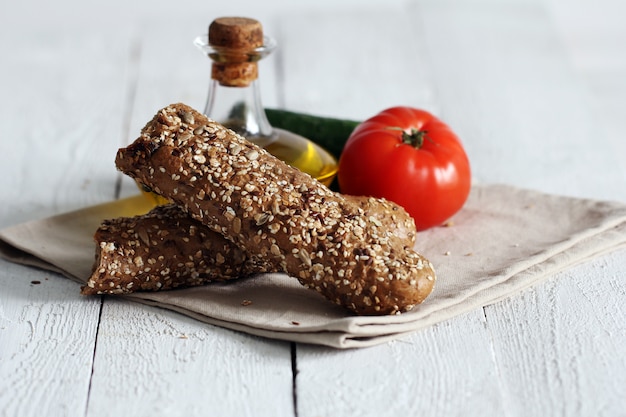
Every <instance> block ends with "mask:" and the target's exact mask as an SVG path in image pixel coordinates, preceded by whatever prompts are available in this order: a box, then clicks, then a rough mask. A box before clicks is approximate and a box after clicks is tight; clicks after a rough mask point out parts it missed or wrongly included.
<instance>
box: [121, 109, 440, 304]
mask: <svg viewBox="0 0 626 417" xmlns="http://www.w3.org/2000/svg"><path fill="white" fill-rule="evenodd" d="M116 165H117V167H118V169H120V170H121V171H123V172H124V173H126V174H128V175H129V176H131V177H133V178H135V180H136V181H138V182H139V183H141V184H143V185H144V186H146V187H148V188H151V189H153V190H154V191H155V192H156V193H158V194H161V195H163V196H165V197H167V198H168V199H170V200H171V201H173V202H174V203H176V204H177V205H179V206H180V207H182V208H183V209H184V210H185V211H186V212H187V213H189V215H190V216H192V217H193V218H195V219H196V220H198V221H199V222H201V223H203V224H204V225H206V226H207V227H209V228H210V229H211V230H213V231H215V232H217V233H219V234H221V235H222V236H224V237H225V238H226V239H228V240H230V241H231V242H233V243H234V244H235V245H237V246H238V247H239V248H241V249H242V250H244V251H246V252H247V253H248V254H249V256H250V258H251V260H252V261H253V262H255V263H260V264H263V263H269V264H270V265H272V267H273V268H274V269H276V270H277V271H281V272H285V273H287V274H289V275H290V276H293V277H296V278H297V279H298V280H299V281H300V283H301V284H303V285H304V286H306V287H308V288H311V289H314V290H316V291H318V292H319V293H321V294H322V295H323V296H324V297H326V298H327V299H329V300H331V301H333V302H335V303H337V304H339V305H342V306H344V307H346V308H348V309H349V310H351V311H353V312H355V313H357V314H368V315H369V314H372V315H380V314H396V313H400V312H405V311H408V310H410V309H412V308H413V307H414V306H415V305H417V304H419V303H421V302H422V301H423V300H424V299H425V298H426V297H427V296H428V295H429V294H430V292H431V291H432V288H433V285H434V282H435V272H434V268H433V266H432V265H431V263H430V262H429V261H428V260H427V259H426V258H424V257H423V256H422V255H420V254H418V253H417V252H415V251H414V250H413V249H412V248H411V247H410V246H407V245H406V240H403V239H398V238H397V236H396V235H395V233H396V230H394V229H388V228H386V227H384V225H383V223H382V222H381V221H380V220H379V218H378V217H377V216H375V215H373V214H372V213H369V215H366V211H365V210H364V209H363V208H362V207H361V206H360V205H359V204H357V203H355V202H354V201H351V200H349V199H346V198H345V197H344V196H342V195H341V194H338V193H335V192H332V191H330V190H329V189H328V188H327V187H325V186H324V185H322V184H320V183H319V182H317V181H315V180H314V179H312V178H311V177H310V176H308V175H307V174H304V173H302V172H301V171H299V170H297V169H295V168H292V167H290V166H288V165H286V164H285V163H283V162H282V161H280V160H278V159H277V158H275V157H273V156H272V155H270V154H269V153H267V152H266V151H265V150H263V149H261V148H259V147H258V146H256V145H254V144H252V143H250V142H248V141H246V140H245V139H244V138H242V137H240V136H239V135H237V134H235V133H234V132H232V131H230V130H228V129H226V128H224V127H223V126H221V125H219V124H218V123H216V122H213V121H211V120H208V119H207V118H206V117H205V116H204V115H202V114H200V113H199V112H197V111H195V110H193V109H192V108H190V107H188V106H186V105H184V104H173V105H170V106H168V107H166V108H164V109H162V110H160V111H159V112H158V113H157V114H156V115H155V116H154V118H153V119H152V120H151V121H150V122H148V123H147V124H146V126H145V127H144V129H143V130H142V133H141V136H140V137H139V138H138V139H137V140H136V141H135V142H134V143H133V144H131V145H130V146H128V147H126V148H123V149H120V150H119V151H118V153H117V156H116ZM380 204H381V207H382V205H384V204H385V202H384V201H380ZM381 210H383V211H384V212H387V209H382V208H381Z"/></svg>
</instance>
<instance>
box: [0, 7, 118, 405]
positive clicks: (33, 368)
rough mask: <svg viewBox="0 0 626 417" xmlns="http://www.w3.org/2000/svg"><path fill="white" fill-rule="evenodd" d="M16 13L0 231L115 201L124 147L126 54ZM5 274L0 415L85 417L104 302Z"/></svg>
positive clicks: (94, 36)
mask: <svg viewBox="0 0 626 417" xmlns="http://www.w3.org/2000/svg"><path fill="white" fill-rule="evenodd" d="M7 12H8V15H7V14H4V13H3V18H4V19H6V20H8V21H10V22H6V24H3V25H1V28H0V39H1V41H0V42H1V43H2V48H0V49H2V51H3V56H4V60H3V65H2V77H0V91H2V93H3V97H4V98H5V99H4V100H2V101H1V102H0V114H2V121H3V123H2V125H3V127H2V133H1V135H2V140H1V141H0V155H1V156H0V158H2V163H1V164H0V183H1V185H2V187H1V188H2V192H3V197H2V204H1V205H0V226H8V225H11V224H16V223H19V222H22V221H27V220H31V219H34V218H38V217H43V216H48V215H51V214H55V213H59V212H62V211H66V210H71V209H74V208H78V207H82V206H85V205H89V204H93V203H97V202H101V201H104V200H109V199H111V198H113V196H114V187H115V173H114V172H113V173H111V171H110V170H109V169H110V168H109V165H108V164H105V163H104V162H103V160H102V155H106V154H110V152H111V150H112V149H114V147H115V146H117V141H118V140H119V139H118V138H119V133H120V130H119V129H120V127H121V124H120V121H121V118H120V117H119V116H120V113H119V112H117V111H116V110H117V107H118V103H119V101H120V98H121V97H122V96H123V86H124V76H125V74H124V68H123V67H120V66H119V63H120V62H124V61H125V58H126V50H125V48H124V44H123V43H122V44H118V45H116V46H117V47H115V48H114V47H112V46H111V44H109V43H108V42H107V41H108V40H110V39H111V38H115V36H114V35H112V36H111V37H109V38H108V39H107V38H105V35H103V34H100V33H89V32H86V33H85V32H77V31H76V30H74V28H73V27H72V26H71V25H68V26H67V27H65V28H64V30H63V31H58V30H56V26H54V25H56V22H54V23H51V22H49V23H47V24H46V23H44V22H40V25H34V24H33V25H31V24H29V22H28V21H22V20H20V19H18V16H17V15H13V14H12V10H8V11H7ZM51 28H55V30H51ZM118 33H119V35H120V36H121V37H122V38H123V35H122V33H121V32H118ZM113 43H115V42H113ZM4 51H6V53H5V52H4ZM96 63H97V64H99V65H95V64H96ZM94 84H97V85H98V86H99V88H97V89H94V88H93V87H94ZM111 174H112V175H111ZM0 271H2V272H1V273H0V288H2V290H1V291H0V375H2V378H0V380H1V382H0V410H2V411H0V414H2V415H7V416H9V415H20V416H29V415H41V413H42V410H45V412H46V413H48V414H50V415H58V416H82V415H84V411H85V407H86V405H87V395H88V389H89V381H90V378H91V365H92V359H93V351H94V347H95V337H96V332H97V325H98V316H99V312H100V304H101V303H100V299H99V298H97V297H96V298H90V299H87V298H84V297H82V296H80V294H79V288H78V285H77V284H76V283H74V282H72V281H69V280H67V279H66V278H63V277H61V276H59V275H57V274H52V273H46V272H42V271H40V270H36V269H32V268H27V267H23V266H18V265H13V264H10V263H8V262H6V261H3V260H0ZM32 282H40V284H34V283H32Z"/></svg>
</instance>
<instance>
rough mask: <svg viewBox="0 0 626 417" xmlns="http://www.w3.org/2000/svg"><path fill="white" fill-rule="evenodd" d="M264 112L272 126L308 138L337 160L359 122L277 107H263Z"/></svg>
mask: <svg viewBox="0 0 626 417" xmlns="http://www.w3.org/2000/svg"><path fill="white" fill-rule="evenodd" d="M265 114H267V119H268V120H269V122H270V124H271V125H272V126H274V127H277V128H279V129H284V130H288V131H290V132H293V133H296V134H298V135H300V136H304V137H305V138H307V139H310V140H311V141H313V142H315V143H317V144H318V145H320V146H321V147H322V148H324V149H326V150H327V151H328V152H330V153H331V154H332V155H333V156H334V157H335V158H337V160H339V156H340V155H341V151H342V150H343V146H344V145H345V144H346V141H347V140H348V137H349V136H350V134H351V133H352V131H353V130H354V128H355V127H357V125H358V124H359V123H360V122H356V121H354V120H344V119H336V118H332V117H321V116H314V115H312V114H305V113H297V112H293V111H288V110H279V109H265Z"/></svg>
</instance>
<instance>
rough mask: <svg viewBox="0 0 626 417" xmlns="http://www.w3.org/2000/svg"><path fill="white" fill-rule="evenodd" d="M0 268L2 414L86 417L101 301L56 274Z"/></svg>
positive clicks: (6, 265)
mask: <svg viewBox="0 0 626 417" xmlns="http://www.w3.org/2000/svg"><path fill="white" fill-rule="evenodd" d="M0 270H1V271H2V273H1V274H0V288H2V291H1V292H0V375H2V378H0V410H1V411H0V414H1V415H3V416H36V415H41V412H42V410H46V413H47V414H48V415H55V416H82V415H84V410H85V407H86V404H87V393H88V388H89V380H90V377H91V363H92V359H93V349H94V345H95V335H96V324H97V320H98V313H99V311H100V299H99V298H92V299H85V298H84V297H81V296H80V295H79V294H78V287H77V285H76V284H75V283H74V282H71V281H69V280H67V279H65V278H63V277H60V276H58V275H56V274H51V273H42V272H41V271H38V270H35V269H31V268H26V267H23V266H19V265H14V264H10V263H8V262H5V261H0ZM37 282H38V284H37Z"/></svg>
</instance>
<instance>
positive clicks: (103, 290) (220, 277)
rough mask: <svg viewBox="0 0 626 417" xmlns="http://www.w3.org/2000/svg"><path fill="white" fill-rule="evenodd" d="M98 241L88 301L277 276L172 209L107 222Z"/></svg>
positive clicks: (87, 287)
mask: <svg viewBox="0 0 626 417" xmlns="http://www.w3.org/2000/svg"><path fill="white" fill-rule="evenodd" d="M94 240H95V241H96V260H95V264H94V268H93V272H92V274H91V276H90V277H89V279H88V280H87V284H86V285H85V286H83V287H82V288H81V293H82V294H84V295H92V294H128V293H132V292H136V291H160V290H170V289H174V288H183V287H193V286H198V285H203V284H206V283H208V282H213V281H225V280H230V279H235V278H239V277H243V276H246V275H250V274H252V273H263V272H273V270H272V266H271V265H269V264H258V263H257V264H255V263H253V262H252V261H251V260H250V259H249V258H248V256H247V254H246V253H245V252H244V251H242V250H241V249H239V247H237V246H236V245H235V244H233V243H232V242H230V241H228V240H226V239H225V238H224V237H223V236H222V235H220V234H219V233H216V232H214V231H212V230H210V229H209V228H208V227H207V226H205V225H203V224H202V223H200V222H197V221H195V220H193V219H192V218H190V217H189V215H187V213H185V212H184V211H183V210H181V209H180V208H179V207H177V206H175V205H173V204H170V205H165V206H158V207H155V208H154V209H152V210H151V211H150V212H148V213H146V214H143V215H140V216H135V217H121V218H117V219H112V220H105V221H104V222H103V223H102V225H100V227H99V228H98V230H97V231H96V233H95V235H94Z"/></svg>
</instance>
